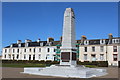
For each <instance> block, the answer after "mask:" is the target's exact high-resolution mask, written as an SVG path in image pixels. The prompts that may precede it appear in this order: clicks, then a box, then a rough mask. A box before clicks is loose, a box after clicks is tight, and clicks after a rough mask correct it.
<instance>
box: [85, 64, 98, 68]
mask: <svg viewBox="0 0 120 80" xmlns="http://www.w3.org/2000/svg"><path fill="white" fill-rule="evenodd" d="M84 66H85V67H89V68H96V67H98V66H95V65H84Z"/></svg>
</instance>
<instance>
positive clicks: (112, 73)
mask: <svg viewBox="0 0 120 80" xmlns="http://www.w3.org/2000/svg"><path fill="white" fill-rule="evenodd" d="M103 69H107V72H108V74H107V75H105V76H101V77H97V78H118V76H120V75H118V70H119V71H120V69H118V68H117V67H108V68H103ZM20 72H23V68H10V67H3V68H2V77H3V78H60V77H51V76H39V75H29V74H22V73H20Z"/></svg>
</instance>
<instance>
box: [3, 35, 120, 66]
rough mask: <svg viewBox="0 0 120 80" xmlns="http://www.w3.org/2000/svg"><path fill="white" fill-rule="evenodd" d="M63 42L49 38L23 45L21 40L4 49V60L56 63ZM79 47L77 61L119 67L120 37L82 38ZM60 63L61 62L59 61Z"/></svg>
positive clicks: (78, 42) (78, 41)
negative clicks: (95, 62) (59, 47)
mask: <svg viewBox="0 0 120 80" xmlns="http://www.w3.org/2000/svg"><path fill="white" fill-rule="evenodd" d="M61 41H62V39H61V40H60V41H54V39H53V38H48V39H47V41H40V40H37V41H35V42H32V41H31V40H26V41H25V43H22V42H21V41H20V40H18V41H17V43H15V44H11V45H10V46H7V47H5V48H3V50H2V60H38V61H41V60H44V61H56V56H57V55H60V52H59V53H57V51H56V49H58V46H56V45H58V44H61ZM76 42H77V44H80V45H79V48H78V49H79V55H78V56H79V57H78V59H77V60H79V61H81V62H84V61H108V64H109V65H111V66H118V61H120V55H119V52H120V37H112V34H109V38H108V39H92V40H87V38H86V37H85V36H82V38H81V40H77V41H76ZM58 61H59V60H58Z"/></svg>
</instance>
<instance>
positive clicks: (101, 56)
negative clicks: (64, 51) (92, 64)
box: [79, 34, 120, 66]
mask: <svg viewBox="0 0 120 80" xmlns="http://www.w3.org/2000/svg"><path fill="white" fill-rule="evenodd" d="M82 39H83V41H82ZM82 39H81V45H80V47H79V51H80V53H79V61H81V62H84V61H108V65H111V66H118V61H119V49H120V38H114V37H112V35H111V34H109V39H95V40H87V39H86V37H84V36H83V37H82Z"/></svg>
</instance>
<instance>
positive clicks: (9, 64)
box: [2, 63, 46, 68]
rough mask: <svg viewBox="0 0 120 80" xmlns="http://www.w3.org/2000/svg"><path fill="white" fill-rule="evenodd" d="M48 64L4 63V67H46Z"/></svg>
mask: <svg viewBox="0 0 120 80" xmlns="http://www.w3.org/2000/svg"><path fill="white" fill-rule="evenodd" d="M45 66H46V64H38V63H37V64H33V63H27V64H23V63H3V64H2V67H18V68H23V67H45Z"/></svg>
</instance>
